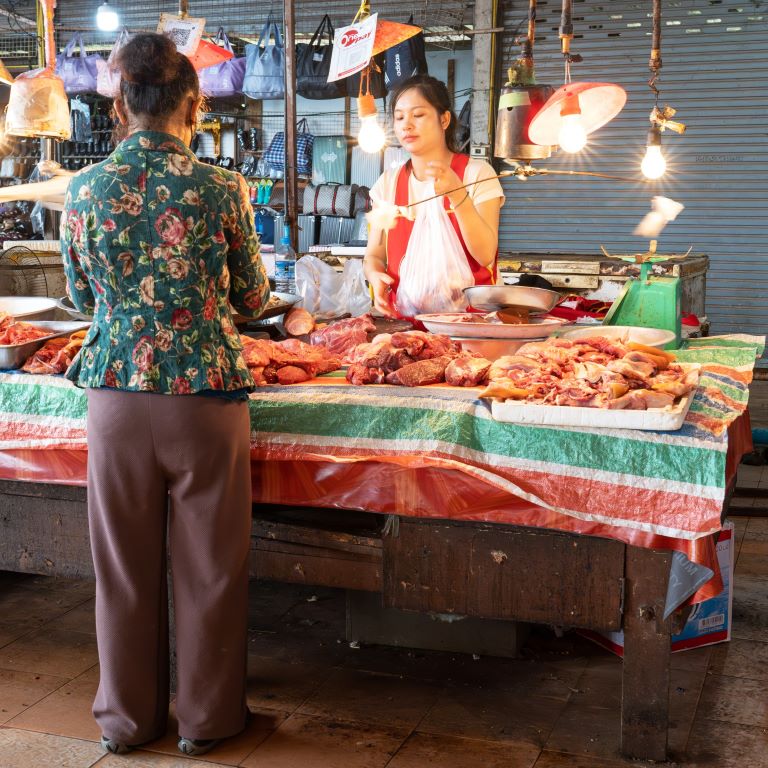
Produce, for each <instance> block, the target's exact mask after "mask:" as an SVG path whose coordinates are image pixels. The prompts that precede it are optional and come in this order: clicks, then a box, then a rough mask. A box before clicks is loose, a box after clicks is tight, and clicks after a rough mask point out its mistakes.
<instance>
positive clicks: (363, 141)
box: [357, 93, 387, 154]
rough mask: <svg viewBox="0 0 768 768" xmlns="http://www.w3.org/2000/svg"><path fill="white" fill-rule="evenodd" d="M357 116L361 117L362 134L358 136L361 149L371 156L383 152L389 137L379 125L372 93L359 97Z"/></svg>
mask: <svg viewBox="0 0 768 768" xmlns="http://www.w3.org/2000/svg"><path fill="white" fill-rule="evenodd" d="M357 114H358V116H359V117H360V132H359V133H358V134H357V143H358V144H359V145H360V149H362V150H363V152H369V153H370V154H374V153H376V152H381V150H382V149H383V148H384V144H385V143H386V140H387V137H386V134H385V133H384V129H383V128H382V127H381V125H380V124H379V120H378V113H377V112H376V100H375V99H374V98H373V96H372V95H371V94H370V93H366V94H363V95H361V96H358V99H357Z"/></svg>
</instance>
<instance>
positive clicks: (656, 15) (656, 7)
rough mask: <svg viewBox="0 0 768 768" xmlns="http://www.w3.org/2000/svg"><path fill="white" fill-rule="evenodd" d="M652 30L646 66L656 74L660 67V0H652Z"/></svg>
mask: <svg viewBox="0 0 768 768" xmlns="http://www.w3.org/2000/svg"><path fill="white" fill-rule="evenodd" d="M652 30H653V32H652V34H653V37H652V42H651V60H650V61H649V62H648V67H649V69H650V70H651V72H653V73H654V75H655V76H657V75H658V73H659V70H660V69H661V0H653V27H652Z"/></svg>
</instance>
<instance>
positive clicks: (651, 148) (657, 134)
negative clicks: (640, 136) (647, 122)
mask: <svg viewBox="0 0 768 768" xmlns="http://www.w3.org/2000/svg"><path fill="white" fill-rule="evenodd" d="M640 170H641V171H642V172H643V176H645V178H646V179H660V178H661V177H662V176H663V175H664V172H665V171H666V170H667V161H666V160H665V159H664V155H663V154H662V153H661V129H660V128H659V126H658V125H654V126H652V127H651V130H650V131H648V146H647V148H646V150H645V157H644V158H643V162H642V163H641V164H640Z"/></svg>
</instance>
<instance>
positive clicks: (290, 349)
mask: <svg viewBox="0 0 768 768" xmlns="http://www.w3.org/2000/svg"><path fill="white" fill-rule="evenodd" d="M242 339H243V357H244V358H245V362H246V364H247V365H248V369H249V370H250V372H251V374H252V375H253V378H254V380H255V382H256V384H258V385H259V386H263V385H265V384H300V383H301V382H303V381H309V380H310V379H313V378H314V377H315V376H318V375H319V374H321V373H329V372H330V371H335V370H337V369H338V368H341V360H340V359H339V358H338V357H334V356H333V355H331V354H330V353H329V352H328V350H327V349H326V348H325V347H322V346H312V345H310V344H305V343H304V342H303V341H299V340H298V339H286V340H285V341H269V340H265V339H252V338H250V337H249V336H243V337H242Z"/></svg>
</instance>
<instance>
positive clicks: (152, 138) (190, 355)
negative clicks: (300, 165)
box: [61, 131, 269, 395]
mask: <svg viewBox="0 0 768 768" xmlns="http://www.w3.org/2000/svg"><path fill="white" fill-rule="evenodd" d="M61 247H62V255H63V258H64V269H65V272H66V276H67V286H68V290H69V295H70V298H71V299H72V302H73V303H74V305H75V306H76V307H77V308H78V309H79V310H80V311H81V312H86V313H88V314H90V313H93V315H94V322H93V324H92V325H91V328H90V330H89V331H88V333H87V334H86V337H85V340H84V344H83V349H82V351H81V353H80V355H79V356H78V358H77V359H76V360H75V362H74V363H73V365H72V366H70V369H69V370H68V371H67V378H69V379H71V380H72V381H74V382H75V383H76V384H78V385H80V386H83V387H113V388H117V389H126V390H139V391H143V392H160V393H164V394H174V395H182V394H191V393H194V392H199V391H201V390H235V389H241V388H244V387H251V386H253V383H254V382H253V379H252V378H251V375H250V373H249V372H248V367H247V366H246V364H245V361H244V360H243V356H242V354H241V351H242V348H243V347H242V343H241V341H240V336H239V334H238V332H237V329H236V328H235V326H234V323H233V321H232V313H231V309H230V302H231V304H232V305H233V306H234V307H235V309H237V310H238V311H239V312H240V313H242V314H244V315H246V316H249V317H258V315H259V314H260V312H261V310H262V308H263V307H264V306H265V305H266V302H267V300H268V299H269V283H268V281H267V276H266V272H265V271H264V266H263V265H262V263H261V256H260V255H259V242H258V239H257V237H256V234H255V231H254V223H253V211H252V209H251V205H250V202H249V199H248V188H247V185H246V183H245V180H244V179H243V177H242V176H240V175H239V174H236V173H233V172H231V171H226V170H223V169H221V168H216V167H213V166H209V165H205V164H204V163H200V162H199V161H198V160H197V159H196V158H195V156H194V154H193V153H192V152H191V151H190V150H189V149H188V148H187V147H186V146H185V145H184V144H183V143H182V142H181V141H179V140H178V139H177V138H175V137H173V136H170V135H168V134H165V133H156V132H153V131H139V132H137V133H134V134H132V135H131V136H129V137H128V138H127V139H126V140H125V141H123V142H121V143H120V144H119V145H118V146H117V148H116V149H115V151H114V152H113V153H112V154H111V155H110V156H109V157H108V158H107V159H106V160H104V161H103V162H101V163H98V164H96V165H93V166H91V167H90V168H88V169H86V170H84V171H82V172H81V173H78V174H77V175H76V176H74V177H73V179H72V181H71V183H70V185H69V190H68V192H67V199H66V203H65V208H64V214H63V217H62V221H61Z"/></svg>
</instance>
